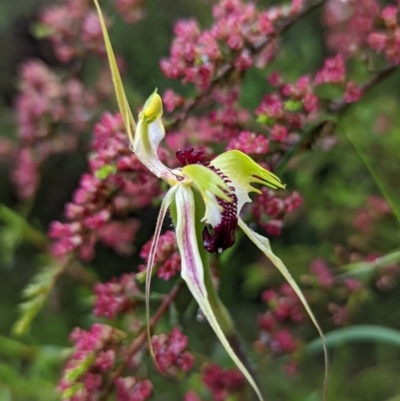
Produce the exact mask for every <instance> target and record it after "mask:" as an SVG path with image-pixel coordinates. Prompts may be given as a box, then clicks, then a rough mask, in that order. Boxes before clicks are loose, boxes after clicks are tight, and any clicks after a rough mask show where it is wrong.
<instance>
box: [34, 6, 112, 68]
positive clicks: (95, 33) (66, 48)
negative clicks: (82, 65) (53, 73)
mask: <svg viewBox="0 0 400 401" xmlns="http://www.w3.org/2000/svg"><path fill="white" fill-rule="evenodd" d="M92 6H93V4H92V1H91V0H66V1H64V2H63V3H61V4H57V5H52V6H49V7H47V8H45V9H44V10H43V12H42V15H41V17H40V23H41V24H42V25H43V28H44V29H47V30H49V32H50V35H49V37H50V40H51V41H52V43H53V48H54V52H55V54H56V56H57V58H58V59H59V60H60V61H62V62H68V61H70V60H72V59H73V58H76V57H82V56H83V55H84V54H85V53H86V52H88V51H89V52H92V53H94V54H97V55H100V56H104V55H105V47H104V43H103V36H102V32H101V26H100V21H99V19H98V17H97V14H96V12H95V10H94V8H93V7H92Z"/></svg>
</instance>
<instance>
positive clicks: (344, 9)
mask: <svg viewBox="0 0 400 401" xmlns="http://www.w3.org/2000/svg"><path fill="white" fill-rule="evenodd" d="M378 14H379V2H378V1H376V0H346V1H337V0H328V2H327V4H326V7H325V8H324V15H323V22H324V24H325V26H326V27H327V28H328V29H327V38H326V42H327V45H328V47H329V48H330V49H331V50H332V51H333V52H334V53H340V54H341V55H343V56H344V57H346V58H347V57H349V56H351V55H354V54H356V53H357V52H359V51H360V50H363V49H365V39H366V38H367V37H368V34H369V33H370V32H371V31H372V29H373V27H374V25H375V23H376V16H377V15H378Z"/></svg>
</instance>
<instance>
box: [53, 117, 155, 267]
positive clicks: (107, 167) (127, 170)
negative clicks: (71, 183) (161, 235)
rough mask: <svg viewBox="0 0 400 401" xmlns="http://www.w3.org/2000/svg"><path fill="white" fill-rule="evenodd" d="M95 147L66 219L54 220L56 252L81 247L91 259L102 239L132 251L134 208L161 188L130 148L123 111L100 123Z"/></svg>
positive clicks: (83, 254)
mask: <svg viewBox="0 0 400 401" xmlns="http://www.w3.org/2000/svg"><path fill="white" fill-rule="evenodd" d="M92 151H93V153H92V154H91V155H90V159H89V167H90V172H89V173H85V174H84V175H82V177H81V181H80V184H79V188H78V189H77V190H76V191H75V193H74V195H73V201H72V202H71V203H67V205H66V208H65V216H66V218H67V223H61V222H58V221H55V222H53V223H52V224H51V225H50V229H49V235H50V237H51V238H53V239H55V241H54V242H53V245H52V253H53V255H54V256H56V257H58V258H62V257H64V256H66V255H68V254H70V253H71V252H77V254H78V256H79V257H80V258H81V259H83V260H90V259H92V258H93V256H94V246H95V245H96V243H97V242H98V241H101V242H102V243H103V244H104V245H106V246H108V247H111V248H113V249H114V250H115V251H116V252H118V253H120V254H129V253H130V252H131V251H132V250H133V241H134V238H135V235H136V232H137V230H138V228H139V221H138V220H136V219H134V218H131V217H130V213H132V212H133V211H135V210H138V209H140V208H143V207H145V206H147V205H150V204H152V202H153V200H154V198H156V197H157V196H158V195H160V193H161V188H160V182H159V180H158V179H157V178H156V177H155V176H154V175H153V174H151V173H150V172H149V170H148V169H147V168H145V167H144V166H143V164H142V163H140V162H139V160H138V159H137V158H136V156H135V155H134V154H132V152H130V150H129V148H128V144H127V138H126V134H125V131H124V129H123V124H122V118H121V116H120V115H112V114H109V113H106V114H104V116H103V117H102V119H101V121H100V122H99V123H98V124H96V126H95V128H94V138H93V143H92Z"/></svg>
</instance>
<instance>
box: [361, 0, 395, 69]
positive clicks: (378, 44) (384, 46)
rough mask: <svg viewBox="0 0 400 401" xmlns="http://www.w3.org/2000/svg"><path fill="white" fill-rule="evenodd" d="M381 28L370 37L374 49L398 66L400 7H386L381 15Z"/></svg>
mask: <svg viewBox="0 0 400 401" xmlns="http://www.w3.org/2000/svg"><path fill="white" fill-rule="evenodd" d="M380 17H381V20H380V22H381V23H382V24H381V26H382V25H383V26H382V27H379V28H380V29H379V28H378V29H377V30H375V31H374V32H371V33H370V34H369V36H368V44H369V46H371V48H372V49H374V50H376V51H377V52H379V53H383V54H384V55H385V57H386V59H387V60H388V61H389V62H391V63H393V64H396V65H399V64H400V12H399V6H398V5H394V4H392V5H388V6H386V7H385V8H384V9H383V10H382V12H381V14H380Z"/></svg>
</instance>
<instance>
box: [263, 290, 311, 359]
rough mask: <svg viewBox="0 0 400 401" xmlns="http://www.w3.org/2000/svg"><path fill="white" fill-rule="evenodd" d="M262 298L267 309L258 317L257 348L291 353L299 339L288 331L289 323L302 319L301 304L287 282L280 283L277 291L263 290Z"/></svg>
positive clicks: (298, 321)
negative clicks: (258, 334) (258, 333)
mask: <svg viewBox="0 0 400 401" xmlns="http://www.w3.org/2000/svg"><path fill="white" fill-rule="evenodd" d="M262 299H263V301H264V302H266V303H267V304H268V307H269V310H268V311H267V312H266V313H264V314H263V315H260V316H259V317H258V327H259V328H260V336H259V340H258V341H257V343H256V347H257V348H258V349H264V350H268V351H269V352H272V353H273V354H275V355H282V354H291V353H293V352H295V351H296V350H297V349H298V348H299V341H298V340H297V339H296V338H295V336H294V335H293V334H292V333H291V331H289V329H288V328H287V326H288V325H289V324H290V323H295V324H300V323H302V322H303V321H304V312H303V307H302V304H301V302H300V300H299V298H298V297H297V295H296V294H295V292H294V291H293V289H292V288H291V287H290V286H289V285H288V284H286V283H285V284H282V285H281V287H280V288H279V290H278V291H276V290H273V289H269V290H266V291H264V293H263V294H262Z"/></svg>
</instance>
